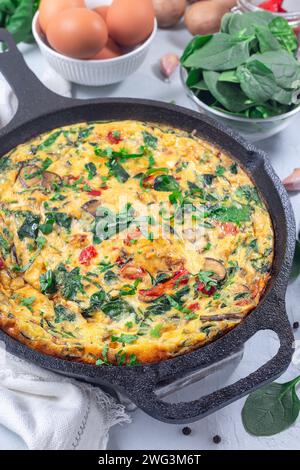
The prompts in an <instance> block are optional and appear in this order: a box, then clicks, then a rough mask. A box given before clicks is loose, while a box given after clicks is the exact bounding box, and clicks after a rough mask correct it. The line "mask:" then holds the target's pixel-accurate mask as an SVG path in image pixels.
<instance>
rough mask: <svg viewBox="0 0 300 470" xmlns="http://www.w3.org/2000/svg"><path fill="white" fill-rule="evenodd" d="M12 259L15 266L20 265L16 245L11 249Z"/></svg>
mask: <svg viewBox="0 0 300 470" xmlns="http://www.w3.org/2000/svg"><path fill="white" fill-rule="evenodd" d="M11 257H12V260H13V262H14V263H15V264H17V265H18V264H19V259H18V255H17V249H16V247H15V245H13V246H12V248H11Z"/></svg>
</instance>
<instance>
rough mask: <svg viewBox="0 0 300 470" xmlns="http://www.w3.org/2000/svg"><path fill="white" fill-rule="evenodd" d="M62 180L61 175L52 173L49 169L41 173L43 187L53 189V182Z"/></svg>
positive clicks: (58, 182) (56, 182) (57, 182)
mask: <svg viewBox="0 0 300 470" xmlns="http://www.w3.org/2000/svg"><path fill="white" fill-rule="evenodd" d="M61 181H62V179H61V177H60V176H59V175H57V174H56V173H52V172H51V171H45V172H44V173H43V178H42V186H43V187H44V188H45V189H53V185H54V184H57V185H58V184H60V183H61Z"/></svg>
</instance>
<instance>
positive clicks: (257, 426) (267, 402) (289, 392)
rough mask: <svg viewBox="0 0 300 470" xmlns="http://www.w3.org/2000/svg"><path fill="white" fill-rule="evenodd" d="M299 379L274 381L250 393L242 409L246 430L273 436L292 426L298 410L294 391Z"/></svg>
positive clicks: (299, 407) (297, 399)
mask: <svg viewBox="0 0 300 470" xmlns="http://www.w3.org/2000/svg"><path fill="white" fill-rule="evenodd" d="M299 381H300V376H299V377H296V378H295V379H294V380H291V381H290V382H287V383H284V384H279V383H276V382H274V383H272V384H270V385H266V386H264V387H262V388H261V389H259V390H257V391H255V392H253V393H251V395H249V397H248V398H247V400H246V402H245V405H244V407H243V410H242V420H243V424H244V427H245V429H246V431H247V432H249V433H250V434H252V435H254V436H273V435H274V434H278V433H280V432H282V431H285V430H286V429H288V428H289V427H290V426H292V424H294V422H295V421H296V419H297V418H298V415H299V411H300V400H299V398H298V396H297V393H296V385H297V384H298V382H299Z"/></svg>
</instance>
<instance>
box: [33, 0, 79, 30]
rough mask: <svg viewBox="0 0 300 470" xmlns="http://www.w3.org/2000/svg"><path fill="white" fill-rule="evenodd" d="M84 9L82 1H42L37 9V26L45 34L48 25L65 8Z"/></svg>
mask: <svg viewBox="0 0 300 470" xmlns="http://www.w3.org/2000/svg"><path fill="white" fill-rule="evenodd" d="M81 7H82V8H84V7H85V1H84V0H42V1H41V4H40V8H39V24H40V27H41V30H42V31H43V33H45V32H46V29H47V25H48V23H49V22H50V21H51V20H52V19H53V17H54V16H56V15H57V13H59V12H60V11H63V10H66V9H67V8H81Z"/></svg>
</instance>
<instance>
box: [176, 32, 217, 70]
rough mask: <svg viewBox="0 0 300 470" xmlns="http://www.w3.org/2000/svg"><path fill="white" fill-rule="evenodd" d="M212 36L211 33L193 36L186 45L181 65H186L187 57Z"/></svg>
mask: <svg viewBox="0 0 300 470" xmlns="http://www.w3.org/2000/svg"><path fill="white" fill-rule="evenodd" d="M211 38H212V34H208V35H206V36H195V37H194V38H193V39H192V40H191V41H190V42H189V43H188V45H187V46H186V48H185V50H184V52H183V54H182V56H181V59H180V62H181V64H182V65H186V60H187V58H188V57H189V56H190V55H191V54H192V53H193V52H195V51H196V50H198V49H201V47H203V46H204V44H206V43H207V42H208V41H209V40H210V39H211Z"/></svg>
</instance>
